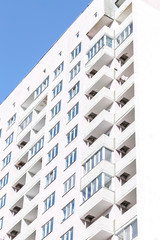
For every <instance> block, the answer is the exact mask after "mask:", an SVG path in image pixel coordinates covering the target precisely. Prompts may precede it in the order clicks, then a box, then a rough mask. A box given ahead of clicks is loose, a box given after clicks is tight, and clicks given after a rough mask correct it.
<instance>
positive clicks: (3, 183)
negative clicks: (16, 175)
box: [0, 173, 9, 190]
mask: <svg viewBox="0 0 160 240" xmlns="http://www.w3.org/2000/svg"><path fill="white" fill-rule="evenodd" d="M8 177H9V173H7V174H6V175H5V176H4V177H3V178H2V179H1V180H0V190H1V189H2V188H3V187H4V186H5V185H6V184H7V183H8Z"/></svg>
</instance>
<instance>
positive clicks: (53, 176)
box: [46, 167, 57, 187]
mask: <svg viewBox="0 0 160 240" xmlns="http://www.w3.org/2000/svg"><path fill="white" fill-rule="evenodd" d="M56 175H57V167H55V168H54V169H53V170H52V171H51V172H50V173H49V174H48V175H47V176H46V187H47V186H48V185H49V184H51V183H52V182H53V181H54V180H55V179H56Z"/></svg>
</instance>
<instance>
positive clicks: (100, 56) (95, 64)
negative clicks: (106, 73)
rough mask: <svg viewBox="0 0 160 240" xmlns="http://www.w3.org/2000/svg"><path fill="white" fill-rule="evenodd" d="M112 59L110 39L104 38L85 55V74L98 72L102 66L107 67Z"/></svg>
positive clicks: (112, 51)
mask: <svg viewBox="0 0 160 240" xmlns="http://www.w3.org/2000/svg"><path fill="white" fill-rule="evenodd" d="M113 58H114V50H113V49H112V39H111V38H109V37H107V36H104V37H102V38H101V39H100V40H99V41H98V42H97V43H96V44H95V45H94V46H93V47H92V48H91V49H90V50H89V51H88V53H87V63H86V74H91V73H92V72H93V71H94V72H98V71H99V70H100V69H101V68H102V67H103V66H104V65H106V66H109V64H110V63H111V61H112V60H113Z"/></svg>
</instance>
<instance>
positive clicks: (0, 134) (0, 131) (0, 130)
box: [0, 129, 2, 138]
mask: <svg viewBox="0 0 160 240" xmlns="http://www.w3.org/2000/svg"><path fill="white" fill-rule="evenodd" d="M1 136H2V129H0V138H1Z"/></svg>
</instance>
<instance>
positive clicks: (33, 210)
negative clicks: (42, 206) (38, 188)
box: [7, 195, 39, 229]
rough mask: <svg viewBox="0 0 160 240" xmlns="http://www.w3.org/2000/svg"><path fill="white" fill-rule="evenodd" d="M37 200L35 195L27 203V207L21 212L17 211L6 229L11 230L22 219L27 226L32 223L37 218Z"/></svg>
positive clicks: (37, 197)
mask: <svg viewBox="0 0 160 240" xmlns="http://www.w3.org/2000/svg"><path fill="white" fill-rule="evenodd" d="M38 199H39V195H37V196H36V197H35V198H34V199H32V200H31V201H28V203H27V206H24V207H23V208H22V209H21V211H19V212H18V213H17V214H16V215H15V216H13V217H12V218H11V219H10V221H9V223H8V226H7V228H8V229H12V228H13V226H14V225H16V224H17V223H18V222H20V221H21V219H22V218H24V219H25V220H26V222H27V225H29V224H30V223H32V222H33V221H34V220H35V219H36V218H37V208H38V207H37V203H38V201H39V200H38Z"/></svg>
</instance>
